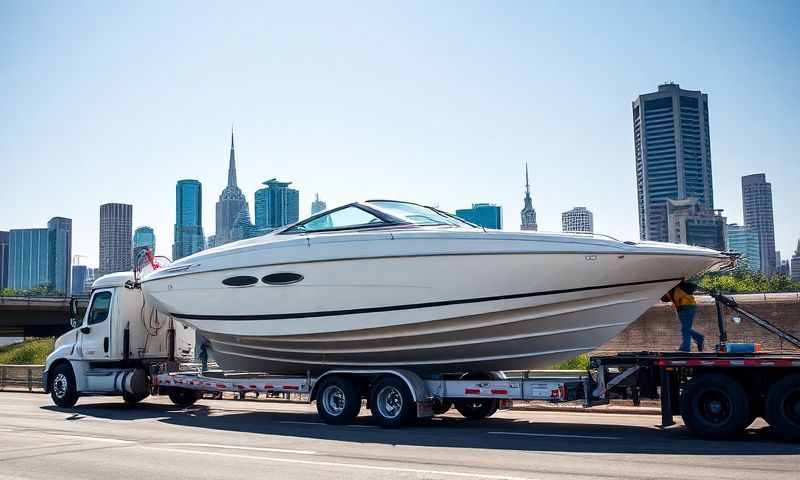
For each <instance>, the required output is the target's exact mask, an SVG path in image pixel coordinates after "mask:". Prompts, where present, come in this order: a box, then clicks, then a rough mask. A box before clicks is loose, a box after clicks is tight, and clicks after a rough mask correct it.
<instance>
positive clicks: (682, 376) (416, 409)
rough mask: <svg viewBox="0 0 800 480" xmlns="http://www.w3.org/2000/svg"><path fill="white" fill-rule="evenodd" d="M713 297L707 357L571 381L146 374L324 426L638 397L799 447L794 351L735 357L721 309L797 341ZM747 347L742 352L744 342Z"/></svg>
mask: <svg viewBox="0 0 800 480" xmlns="http://www.w3.org/2000/svg"><path fill="white" fill-rule="evenodd" d="M711 295H712V296H713V297H714V298H715V299H716V303H717V317H718V326H719V331H720V335H719V344H718V345H717V346H716V349H715V351H713V352H708V353H703V352H699V353H683V352H647V351H644V352H623V353H616V354H613V355H595V356H593V357H591V358H590V359H589V365H588V369H587V371H586V372H585V374H582V375H579V376H571V377H567V376H563V375H559V374H558V373H557V372H555V373H554V372H548V373H547V374H543V373H542V372H533V374H531V372H506V373H503V372H485V373H478V374H467V375H462V376H452V375H447V374H442V375H428V376H425V375H420V374H418V373H416V372H413V371H410V370H404V369H369V368H367V369H337V370H331V371H328V372H325V373H324V374H323V375H321V376H319V377H316V378H315V377H312V376H311V375H308V374H307V375H305V376H293V377H292V376H288V377H287V376H270V375H264V374H262V375H253V374H247V373H238V374H234V373H225V372H216V373H214V372H193V373H191V372H179V373H174V372H161V373H154V374H153V375H152V378H153V385H154V390H156V391H161V392H162V393H166V394H168V395H170V398H171V399H172V400H173V402H175V403H176V404H179V405H188V404H191V403H193V402H194V401H196V400H197V398H199V397H200V396H201V395H202V392H223V391H229V392H259V393H262V392H263V393H286V392H289V393H300V394H305V395H307V398H308V401H309V402H311V401H316V404H317V412H318V413H319V415H320V417H321V418H322V419H323V420H324V421H325V422H327V423H334V424H345V423H349V422H351V421H353V420H354V419H355V417H356V416H357V415H358V412H359V410H360V409H361V406H362V399H366V400H367V408H369V409H370V411H371V412H372V416H373V417H374V418H375V420H376V422H377V423H378V424H380V425H384V426H399V425H403V424H405V423H408V422H410V421H411V420H413V419H415V418H424V417H430V416H433V415H436V414H441V413H444V412H446V411H448V410H449V409H450V408H451V407H452V406H455V408H456V409H457V410H458V411H459V412H460V413H461V414H462V415H463V416H465V417H467V418H470V419H481V418H485V417H488V416H490V415H492V414H493V413H494V412H495V411H497V410H498V409H502V408H510V407H511V406H512V402H513V401H514V400H546V401H550V402H554V403H558V402H568V401H575V400H582V401H583V404H584V407H586V408H591V407H593V406H596V405H602V404H607V403H609V402H610V400H612V399H616V398H630V399H631V400H632V401H633V403H634V405H637V406H638V405H639V404H640V400H641V399H642V398H648V399H657V400H659V401H660V404H661V426H662V427H663V428H667V427H669V426H671V425H674V423H675V422H674V420H673V418H674V416H675V415H681V417H682V418H683V422H684V424H685V425H686V427H687V428H688V429H689V431H690V432H691V433H692V434H694V435H697V436H700V437H703V438H709V439H725V438H730V437H733V436H736V435H738V434H740V433H741V432H743V431H744V430H745V429H746V428H747V427H748V426H749V425H750V424H751V423H753V421H754V420H755V419H756V418H758V417H761V418H763V419H764V420H766V421H767V422H768V423H769V425H770V427H771V430H772V432H773V433H774V434H776V435H777V436H778V437H781V438H783V439H787V440H790V441H800V352H799V353H786V354H784V353H780V354H776V353H760V352H758V351H757V348H756V347H755V345H751V347H753V348H752V349H753V351H752V352H750V353H736V352H735V351H734V352H732V351H731V350H735V349H734V348H733V347H734V346H738V347H741V346H742V345H740V344H729V343H728V342H727V333H726V331H725V319H724V315H723V311H724V310H725V309H726V308H728V309H731V310H733V311H735V312H738V313H739V314H741V315H742V316H744V317H746V318H748V319H750V320H752V321H753V322H754V323H756V324H757V325H759V326H761V327H762V328H764V329H765V330H767V331H769V332H771V333H773V334H775V335H778V336H780V337H781V338H782V339H784V340H786V341H787V342H788V343H790V344H792V345H794V346H795V347H798V348H800V339H798V338H797V337H795V336H793V335H791V334H790V333H788V332H785V331H783V330H781V329H779V328H777V327H776V326H775V325H773V324H771V323H770V322H769V321H767V320H765V319H762V318H760V317H758V316H757V315H755V314H753V313H751V312H748V311H746V310H744V309H742V308H741V307H740V306H739V305H738V304H737V303H736V301H735V300H734V299H732V298H730V297H727V296H725V295H721V294H719V293H716V292H711ZM745 346H746V345H745Z"/></svg>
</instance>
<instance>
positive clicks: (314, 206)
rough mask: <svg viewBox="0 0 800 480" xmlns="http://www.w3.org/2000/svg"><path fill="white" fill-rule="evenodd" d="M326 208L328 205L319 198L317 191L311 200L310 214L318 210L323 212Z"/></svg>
mask: <svg viewBox="0 0 800 480" xmlns="http://www.w3.org/2000/svg"><path fill="white" fill-rule="evenodd" d="M327 209H328V206H327V205H326V204H325V202H323V201H322V200H320V199H319V193H317V194H316V196H315V200H314V201H313V202H311V215H314V214H315V213H319V212H324V211H325V210H327Z"/></svg>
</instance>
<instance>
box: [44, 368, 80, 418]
mask: <svg viewBox="0 0 800 480" xmlns="http://www.w3.org/2000/svg"><path fill="white" fill-rule="evenodd" d="M48 378H49V381H50V385H49V390H50V397H51V398H52V399H53V403H55V404H56V405H58V406H59V407H61V408H70V407H74V406H75V404H76V403H77V402H78V387H77V385H76V383H75V373H74V372H73V371H72V366H71V365H70V364H69V363H61V364H59V365H56V366H55V367H53V369H52V370H51V371H50V373H49V374H48Z"/></svg>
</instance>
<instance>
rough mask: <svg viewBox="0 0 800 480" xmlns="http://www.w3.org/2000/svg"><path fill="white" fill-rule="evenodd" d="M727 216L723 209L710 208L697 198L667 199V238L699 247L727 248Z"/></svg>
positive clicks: (673, 241) (670, 240) (674, 241)
mask: <svg viewBox="0 0 800 480" xmlns="http://www.w3.org/2000/svg"><path fill="white" fill-rule="evenodd" d="M726 227H727V222H726V218H725V217H723V216H722V210H708V209H706V208H703V205H702V204H701V203H700V202H699V201H698V200H697V199H696V198H686V199H683V200H673V199H671V198H669V199H667V235H668V236H667V239H666V241H668V242H672V243H683V244H685V245H694V246H697V247H707V248H713V249H714V250H720V251H722V250H725V243H726V241H727V234H726V229H727V228H726Z"/></svg>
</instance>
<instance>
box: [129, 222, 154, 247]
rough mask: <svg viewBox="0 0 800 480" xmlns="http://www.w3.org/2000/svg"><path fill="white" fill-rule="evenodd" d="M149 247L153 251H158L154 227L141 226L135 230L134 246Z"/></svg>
mask: <svg viewBox="0 0 800 480" xmlns="http://www.w3.org/2000/svg"><path fill="white" fill-rule="evenodd" d="M143 247H147V248H149V249H150V251H151V252H152V253H156V234H155V232H154V231H153V228H152V227H148V226H146V225H145V226H141V227H139V228H137V229H136V230H135V231H134V232H133V248H134V250H135V249H137V248H143Z"/></svg>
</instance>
